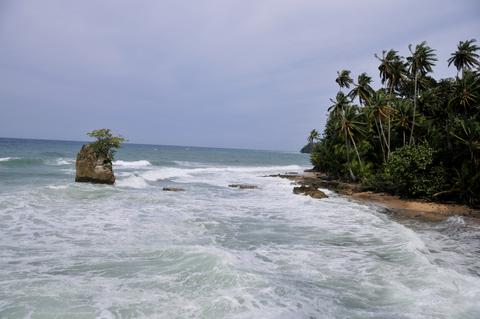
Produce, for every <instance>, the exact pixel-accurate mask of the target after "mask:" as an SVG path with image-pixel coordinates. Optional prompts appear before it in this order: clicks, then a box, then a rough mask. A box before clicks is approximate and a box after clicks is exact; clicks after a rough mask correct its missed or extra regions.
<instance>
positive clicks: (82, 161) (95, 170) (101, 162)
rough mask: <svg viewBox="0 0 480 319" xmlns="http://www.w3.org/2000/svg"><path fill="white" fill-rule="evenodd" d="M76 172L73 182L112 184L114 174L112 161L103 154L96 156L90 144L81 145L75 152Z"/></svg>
mask: <svg viewBox="0 0 480 319" xmlns="http://www.w3.org/2000/svg"><path fill="white" fill-rule="evenodd" d="M75 167H76V169H77V173H76V175H75V182H83V183H97V184H113V183H115V175H114V174H113V168H112V161H110V160H109V159H108V158H106V157H103V156H98V155H97V154H96V153H95V152H94V151H93V149H92V148H91V147H90V145H83V146H82V149H81V150H80V152H78V154H77V162H76V164H75Z"/></svg>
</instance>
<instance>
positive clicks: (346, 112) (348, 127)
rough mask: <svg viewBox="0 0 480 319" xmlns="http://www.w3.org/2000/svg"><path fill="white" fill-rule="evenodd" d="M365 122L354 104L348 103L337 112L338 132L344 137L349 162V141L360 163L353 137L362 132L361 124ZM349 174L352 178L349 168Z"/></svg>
mask: <svg viewBox="0 0 480 319" xmlns="http://www.w3.org/2000/svg"><path fill="white" fill-rule="evenodd" d="M364 125H365V123H363V122H361V114H359V113H358V112H357V109H356V107H355V106H352V105H349V106H347V107H346V108H345V109H343V110H342V111H341V112H340V114H339V121H338V132H339V134H341V135H343V137H344V139H345V147H346V149H347V161H348V162H350V156H349V150H350V142H352V144H353V148H354V149H355V153H356V154H357V159H358V163H359V164H360V166H361V165H362V160H361V159H360V153H359V152H358V148H357V144H356V143H355V139H357V138H358V137H359V136H360V135H362V134H363V133H364V131H363V126H364ZM350 175H351V177H352V179H355V176H354V175H353V172H352V170H351V168H350Z"/></svg>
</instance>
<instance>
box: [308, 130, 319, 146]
mask: <svg viewBox="0 0 480 319" xmlns="http://www.w3.org/2000/svg"><path fill="white" fill-rule="evenodd" d="M319 138H320V134H319V133H318V131H317V130H316V129H313V130H311V131H310V134H309V135H308V138H307V141H308V143H309V144H313V142H315V141H316V140H318V139H319Z"/></svg>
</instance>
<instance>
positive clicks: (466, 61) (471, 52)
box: [447, 39, 480, 77]
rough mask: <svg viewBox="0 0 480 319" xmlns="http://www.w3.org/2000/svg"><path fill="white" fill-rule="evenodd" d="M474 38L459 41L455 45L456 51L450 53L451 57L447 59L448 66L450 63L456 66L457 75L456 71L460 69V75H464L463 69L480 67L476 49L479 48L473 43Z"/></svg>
mask: <svg viewBox="0 0 480 319" xmlns="http://www.w3.org/2000/svg"><path fill="white" fill-rule="evenodd" d="M475 42H477V40H476V39H471V40H466V41H460V42H459V43H458V46H457V51H455V52H454V53H452V54H451V57H450V58H449V59H448V60H447V61H448V66H450V65H451V64H452V63H453V65H454V66H455V67H456V68H457V77H458V72H460V70H462V77H463V76H464V71H465V70H471V69H473V68H475V67H480V62H479V58H480V56H479V55H478V54H477V51H478V50H479V49H480V47H479V46H478V45H476V44H475Z"/></svg>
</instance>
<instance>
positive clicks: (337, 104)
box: [328, 91, 350, 115]
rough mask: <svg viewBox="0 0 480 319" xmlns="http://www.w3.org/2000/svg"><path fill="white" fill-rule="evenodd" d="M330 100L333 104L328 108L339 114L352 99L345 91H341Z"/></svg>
mask: <svg viewBox="0 0 480 319" xmlns="http://www.w3.org/2000/svg"><path fill="white" fill-rule="evenodd" d="M330 102H332V103H333V104H332V106H330V107H329V108H328V111H329V112H330V111H332V112H333V114H335V115H337V114H339V113H340V111H341V110H343V109H345V108H346V107H347V106H348V105H349V103H350V100H349V99H348V97H347V96H346V95H345V93H343V92H342V91H339V92H338V93H337V96H336V97H335V100H333V99H330Z"/></svg>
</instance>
